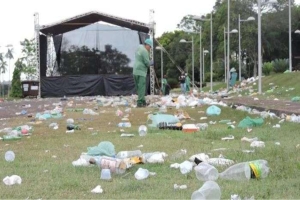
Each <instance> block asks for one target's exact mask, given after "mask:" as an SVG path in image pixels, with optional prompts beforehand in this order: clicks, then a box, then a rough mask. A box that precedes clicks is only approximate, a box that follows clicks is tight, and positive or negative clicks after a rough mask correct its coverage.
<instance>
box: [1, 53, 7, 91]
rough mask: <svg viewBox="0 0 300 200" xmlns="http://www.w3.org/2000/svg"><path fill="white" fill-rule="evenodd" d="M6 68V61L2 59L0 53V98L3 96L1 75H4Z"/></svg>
mask: <svg viewBox="0 0 300 200" xmlns="http://www.w3.org/2000/svg"><path fill="white" fill-rule="evenodd" d="M6 67H7V63H6V61H5V60H4V57H3V53H0V75H1V78H2V84H1V93H2V96H4V89H5V87H4V84H3V83H4V77H3V74H5V72H6Z"/></svg>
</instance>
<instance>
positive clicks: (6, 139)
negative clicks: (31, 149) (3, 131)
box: [2, 135, 21, 141]
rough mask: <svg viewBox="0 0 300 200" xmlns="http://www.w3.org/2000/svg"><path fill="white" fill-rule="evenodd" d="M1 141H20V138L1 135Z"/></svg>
mask: <svg viewBox="0 0 300 200" xmlns="http://www.w3.org/2000/svg"><path fill="white" fill-rule="evenodd" d="M2 138H3V139H2V140H3V141H9V140H20V139H21V137H18V136H12V135H3V137H2Z"/></svg>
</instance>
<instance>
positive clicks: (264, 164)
mask: <svg viewBox="0 0 300 200" xmlns="http://www.w3.org/2000/svg"><path fill="white" fill-rule="evenodd" d="M268 174H269V167H268V161H266V160H254V161H250V162H243V163H238V164H235V165H233V166H231V167H229V168H228V169H226V170H225V171H224V172H222V173H220V174H219V177H220V178H222V179H226V180H237V181H243V180H250V179H255V178H256V179H260V178H266V177H267V176H268Z"/></svg>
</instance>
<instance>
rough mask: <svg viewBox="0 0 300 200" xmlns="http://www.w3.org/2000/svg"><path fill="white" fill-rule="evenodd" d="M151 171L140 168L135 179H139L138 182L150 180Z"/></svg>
mask: <svg viewBox="0 0 300 200" xmlns="http://www.w3.org/2000/svg"><path fill="white" fill-rule="evenodd" d="M149 175H150V174H149V171H148V170H147V169H143V168H139V169H138V170H137V171H136V172H135V174H134V177H135V178H136V179H137V180H143V179H146V178H148V176H149Z"/></svg>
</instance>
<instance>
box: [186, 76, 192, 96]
mask: <svg viewBox="0 0 300 200" xmlns="http://www.w3.org/2000/svg"><path fill="white" fill-rule="evenodd" d="M190 82H191V79H190V77H189V76H188V74H187V73H186V74H185V87H186V89H185V91H186V92H187V93H189V92H190Z"/></svg>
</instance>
